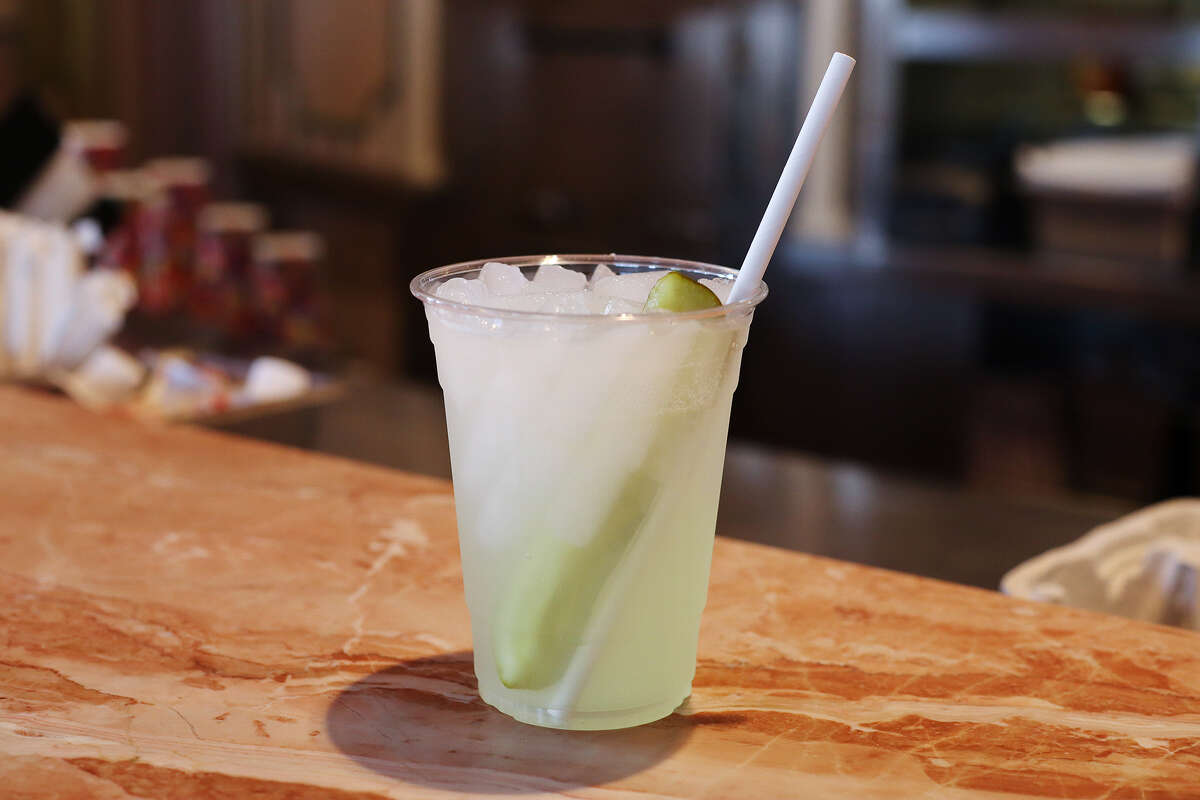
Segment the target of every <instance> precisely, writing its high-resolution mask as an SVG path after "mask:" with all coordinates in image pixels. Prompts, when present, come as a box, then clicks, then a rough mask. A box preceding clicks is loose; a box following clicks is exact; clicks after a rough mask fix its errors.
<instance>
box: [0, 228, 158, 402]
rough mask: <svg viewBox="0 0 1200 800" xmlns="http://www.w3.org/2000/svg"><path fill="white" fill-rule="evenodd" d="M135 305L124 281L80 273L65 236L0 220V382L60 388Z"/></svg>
mask: <svg viewBox="0 0 1200 800" xmlns="http://www.w3.org/2000/svg"><path fill="white" fill-rule="evenodd" d="M136 298H137V289H136V287H135V286H134V283H133V281H132V279H131V278H130V277H129V276H128V275H126V274H124V273H122V272H116V271H111V270H98V271H93V272H86V271H85V264H84V259H83V254H82V252H81V250H80V247H79V244H78V243H77V240H76V236H75V234H73V233H72V232H71V231H70V230H68V229H67V228H65V227H63V226H62V225H57V224H49V223H44V222H40V221H37V220H34V219H32V218H30V217H25V216H18V215H15V214H6V213H3V212H0V379H18V380H46V381H50V382H58V381H57V380H56V376H61V375H64V374H66V373H69V372H72V371H75V370H78V369H79V368H81V367H82V366H83V365H84V364H85V362H86V361H87V360H88V359H89V358H90V357H92V356H93V355H95V354H97V353H98V351H99V349H100V348H101V346H102V345H103V344H104V342H106V341H107V340H108V338H109V337H110V336H112V335H113V334H114V333H115V332H116V331H117V330H118V329H119V328H120V327H121V324H122V323H123V321H124V319H125V313H126V312H127V311H128V310H129V308H130V307H131V306H132V305H133V302H134V300H135V299H136Z"/></svg>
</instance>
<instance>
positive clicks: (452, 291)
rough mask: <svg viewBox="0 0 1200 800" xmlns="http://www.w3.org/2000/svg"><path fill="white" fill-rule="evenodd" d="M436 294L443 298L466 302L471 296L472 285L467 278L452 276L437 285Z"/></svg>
mask: <svg viewBox="0 0 1200 800" xmlns="http://www.w3.org/2000/svg"><path fill="white" fill-rule="evenodd" d="M436 294H437V296H438V297H440V298H442V299H443V300H452V301H453V302H455V303H466V302H468V299H467V298H469V297H470V287H469V286H468V281H467V279H466V278H451V279H450V280H448V281H446V282H445V283H443V284H441V285H440V286H438V287H437V292H436Z"/></svg>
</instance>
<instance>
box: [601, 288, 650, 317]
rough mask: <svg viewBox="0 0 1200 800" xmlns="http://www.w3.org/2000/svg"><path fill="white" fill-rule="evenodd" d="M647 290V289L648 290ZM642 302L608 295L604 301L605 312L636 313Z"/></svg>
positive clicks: (640, 308) (639, 309) (639, 310)
mask: <svg viewBox="0 0 1200 800" xmlns="http://www.w3.org/2000/svg"><path fill="white" fill-rule="evenodd" d="M648 291H649V290H647V292H648ZM643 305H645V303H644V302H642V303H637V302H634V301H633V300H626V299H625V298H622V297H610V298H608V299H607V300H606V301H605V303H604V311H603V313H605V314H637V313H640V312H641V310H642V306H643Z"/></svg>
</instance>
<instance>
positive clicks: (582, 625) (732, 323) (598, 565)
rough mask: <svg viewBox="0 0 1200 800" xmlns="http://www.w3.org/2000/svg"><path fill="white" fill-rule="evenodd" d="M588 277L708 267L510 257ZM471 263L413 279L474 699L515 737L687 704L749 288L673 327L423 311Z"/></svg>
mask: <svg viewBox="0 0 1200 800" xmlns="http://www.w3.org/2000/svg"><path fill="white" fill-rule="evenodd" d="M489 260H491V261H497V260H498V261H503V262H505V263H508V264H512V265H515V266H517V267H520V268H521V269H522V270H523V271H524V272H525V273H526V274H527V276H529V275H532V273H533V272H534V270H536V268H537V267H538V266H539V265H540V264H542V263H557V264H559V265H561V266H563V267H566V268H568V269H573V270H577V271H581V272H583V273H585V274H588V275H590V273H591V271H592V270H593V269H594V268H595V267H596V265H598V264H604V265H607V266H608V267H609V268H610V269H613V270H614V271H616V272H618V273H624V272H644V271H647V270H651V269H654V270H663V269H672V270H676V271H680V272H683V273H684V274H686V275H688V276H690V277H693V278H716V279H725V280H732V279H733V276H734V275H735V274H736V272H735V271H733V270H730V269H726V268H724V267H716V266H711V265H708V264H700V263H695V262H690V261H679V260H674V259H661V258H646V257H637V256H616V255H612V256H593V255H580V256H575V255H559V256H525V257H518V258H506V259H489ZM484 263H486V262H484V261H475V262H470V263H463V264H454V265H451V266H448V267H442V268H440V269H435V270H432V271H429V272H426V273H423V274H421V275H419V276H417V277H416V278H415V279H414V280H413V281H412V284H411V289H412V292H413V294H414V295H416V296H417V297H418V298H419V299H420V300H421V301H422V302H423V303H424V304H425V310H426V316H427V318H428V322H429V333H430V338H431V339H432V340H433V345H434V350H435V352H436V356H437V370H438V379H439V382H440V383H441V385H442V389H443V393H444V396H445V403H446V421H447V424H448V427H449V433H450V459H451V466H452V471H453V478H454V494H455V501H456V508H457V516H458V531H459V545H460V549H461V553H462V564H463V583H464V588H465V590H466V597H467V605H468V607H469V609H470V613H471V628H472V638H473V641H474V650H475V652H474V656H475V673H476V676H477V677H478V680H479V692H480V695H481V696H482V697H483V699H484V700H485V701H486V702H487V703H489V704H490V705H492V706H494V707H495V708H497V709H499V710H500V711H502V712H504V713H506V714H508V715H510V716H512V717H514V718H515V719H518V720H520V721H522V722H528V723H532V724H535V725H542V726H546V727H555V728H568V729H577V730H585V729H586V730H598V729H609V728H624V727H630V726H633V725H640V724H643V723H647V722H652V721H654V720H656V719H660V718H661V717H664V716H666V715H668V714H670V713H671V712H672V711H673V710H674V709H675V708H676V707H678V706H679V704H680V703H682V702H683V701H684V700H685V699H686V698H687V696H688V695H689V694H690V693H691V683H692V678H693V676H694V674H695V664H696V643H697V637H698V632H699V624H700V613H701V611H702V609H703V608H704V602H705V596H706V594H707V588H708V571H709V565H710V562H711V558H712V547H713V533H714V526H715V521H716V514H717V499H718V496H719V494H720V487H721V473H722V468H723V464H724V457H725V442H726V437H727V432H728V426H729V407H730V402H731V400H732V397H733V391H734V388H735V387H736V385H737V378H738V368H739V365H740V363H741V352H742V347H743V346H744V344H745V342H746V336H747V333H748V331H749V327H750V321H751V318H752V316H753V313H754V308H755V306H757V304H758V303H759V302H761V301H762V299H763V298H764V297H765V296H766V293H767V290H766V286H765V285H760V287H759V288H758V291H757V292H756V293H755V294H754V296H753V297H751V298H750V299H748V300H745V301H742V302H740V303H734V304H731V305H725V306H720V307H717V308H712V309H706V310H703V311H693V312H686V313H663V312H658V313H650V314H643V313H628V314H615V315H599V314H591V315H569V314H553V313H542V312H531V311H512V310H501V309H494V308H487V307H482V306H477V305H468V304H466V303H460V302H453V301H450V300H447V299H444V298H440V297H438V296H437V287H438V286H439V285H440V284H442V283H443V282H445V281H447V280H449V279H451V278H472V277H475V276H476V275H477V273H478V272H479V270H480V269H481V268H482V267H483V265H484Z"/></svg>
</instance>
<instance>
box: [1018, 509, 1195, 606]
mask: <svg viewBox="0 0 1200 800" xmlns="http://www.w3.org/2000/svg"><path fill="white" fill-rule="evenodd" d="M1198 575H1200V499H1181V500H1171V501H1168V502H1165V503H1159V504H1158V505H1154V506H1150V507H1149V508H1145V509H1142V510H1141V511H1138V512H1136V513H1133V514H1130V515H1128V516H1126V517H1122V518H1121V519H1119V520H1117V521H1116V522H1112V523H1109V524H1108V525H1102V526H1100V527H1099V528H1096V529H1095V530H1094V531H1092V532H1091V533H1089V534H1087V535H1086V536H1084V537H1083V538H1082V539H1080V540H1078V541H1076V542H1073V543H1072V544H1069V545H1067V546H1065V547H1060V548H1057V549H1055V550H1051V551H1049V552H1047V553H1043V554H1042V555H1040V556H1037V557H1036V558H1033V559H1030V560H1029V561H1026V562H1025V563H1024V564H1021V565H1020V566H1018V567H1017V568H1015V569H1013V570H1012V571H1011V572H1009V573H1008V574H1007V575H1005V576H1004V578H1003V580H1001V582H1000V589H1001V591H1003V592H1004V593H1005V594H1009V595H1013V596H1015V597H1021V598H1024V599H1026V600H1038V601H1043V602H1049V603H1057V604H1060V605H1067V606H1073V607H1075V608H1085V609H1090V610H1092V611H1102V612H1105V613H1108V614H1116V615H1118V616H1122V617H1128V618H1130V619H1138V620H1143V621H1145V622H1157V623H1160V624H1163V625H1175V626H1178V627H1183V628H1190V629H1192V630H1200V595H1198V593H1197V576H1198Z"/></svg>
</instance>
